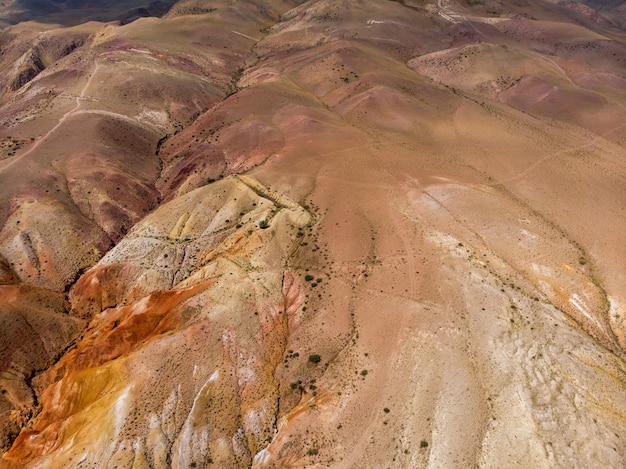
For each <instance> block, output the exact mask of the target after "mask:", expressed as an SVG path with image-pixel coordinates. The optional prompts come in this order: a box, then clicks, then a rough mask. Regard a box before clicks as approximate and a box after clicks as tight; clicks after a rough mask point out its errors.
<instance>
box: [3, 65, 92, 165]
mask: <svg viewBox="0 0 626 469" xmlns="http://www.w3.org/2000/svg"><path fill="white" fill-rule="evenodd" d="M98 67H99V64H98V62H97V61H96V62H95V66H94V69H93V72H91V75H90V76H89V78H88V79H87V81H86V82H85V86H83V89H82V90H81V92H80V94H79V95H78V96H76V97H75V101H76V104H75V105H74V107H73V108H72V109H70V110H69V111H67V112H66V113H65V114H63V116H61V118H60V119H59V122H57V124H56V125H55V126H54V127H52V128H51V129H50V130H48V132H47V133H46V134H45V135H44V136H42V137H41V138H40V139H39V140H37V141H36V142H35V143H34V144H33V146H32V147H30V148H29V149H28V150H26V151H25V152H24V153H22V154H21V155H19V156H16V157H15V158H12V159H10V160H7V161H6V162H5V163H4V164H0V171H2V170H5V169H7V168H10V167H11V166H13V165H14V164H15V163H17V162H18V161H20V160H21V159H22V158H24V157H25V156H28V155H30V154H31V153H32V152H33V151H35V150H36V149H37V148H39V146H40V145H41V144H42V143H43V142H45V141H46V140H47V139H48V138H49V137H50V136H51V135H52V134H53V133H54V132H56V131H57V130H58V129H59V128H60V127H61V126H62V125H63V124H64V123H65V121H66V120H67V119H68V118H69V117H70V116H72V115H73V114H75V113H76V112H77V111H79V110H80V107H81V102H82V101H83V99H84V98H85V95H86V94H87V90H88V89H89V87H90V86H91V83H92V81H93V78H94V77H95V76H96V73H97V72H98Z"/></svg>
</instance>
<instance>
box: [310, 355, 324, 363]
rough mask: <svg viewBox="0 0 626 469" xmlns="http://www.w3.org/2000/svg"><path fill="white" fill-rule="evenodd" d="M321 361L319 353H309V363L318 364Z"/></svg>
mask: <svg viewBox="0 0 626 469" xmlns="http://www.w3.org/2000/svg"><path fill="white" fill-rule="evenodd" d="M321 361H322V357H321V356H320V355H318V354H317V353H314V354H312V355H309V363H315V364H318V363H319V362H321Z"/></svg>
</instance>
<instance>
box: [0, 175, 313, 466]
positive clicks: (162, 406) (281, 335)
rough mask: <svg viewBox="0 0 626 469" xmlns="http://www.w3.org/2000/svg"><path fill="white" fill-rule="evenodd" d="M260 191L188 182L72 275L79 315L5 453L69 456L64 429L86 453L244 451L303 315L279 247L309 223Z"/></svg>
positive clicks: (233, 456) (173, 461)
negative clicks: (86, 320)
mask: <svg viewBox="0 0 626 469" xmlns="http://www.w3.org/2000/svg"><path fill="white" fill-rule="evenodd" d="M270 194H271V192H270V191H267V192H266V191H265V190H264V189H263V187H262V186H260V185H258V184H255V183H254V181H247V180H246V179H239V178H228V179H226V180H224V181H221V182H219V183H215V184H213V185H210V186H205V187H203V188H199V189H197V190H195V191H192V192H191V193H189V194H187V195H186V196H183V197H180V198H178V199H176V200H174V201H172V202H170V203H169V204H166V205H164V206H162V207H160V208H159V209H158V210H156V211H155V212H154V213H152V214H151V215H150V216H149V217H147V218H146V219H145V220H144V221H143V222H142V223H140V224H138V225H137V226H136V227H135V228H134V229H133V231H132V232H131V233H130V234H129V235H128V236H127V237H126V238H125V239H124V240H123V241H122V242H121V243H120V244H118V245H117V246H116V247H115V248H114V249H113V250H111V251H110V252H109V253H108V254H107V256H105V257H104V258H103V259H102V261H101V262H100V263H99V264H97V265H96V266H95V267H94V268H93V269H91V270H90V272H88V273H87V274H85V275H84V276H83V277H82V278H81V280H80V281H79V282H78V283H77V284H76V286H75V287H74V288H73V289H72V292H71V301H72V310H71V312H70V314H71V315H72V316H80V317H90V318H92V319H91V322H90V324H89V326H88V328H87V331H86V332H85V334H84V336H83V338H82V339H81V340H80V342H78V343H77V344H76V345H75V347H74V348H73V349H72V350H70V351H69V352H68V353H67V354H66V355H65V356H64V357H63V358H62V359H61V360H60V361H59V363H58V364H56V365H55V366H54V367H52V368H51V369H50V370H49V371H48V372H46V373H45V374H43V375H42V376H41V377H39V378H38V381H37V385H38V387H39V388H40V389H43V390H44V391H43V393H42V394H41V397H40V405H41V409H42V410H41V413H40V414H39V415H38V416H37V417H36V419H35V420H34V424H33V425H32V426H31V427H30V429H29V430H27V431H24V432H22V433H21V434H20V436H19V438H18V439H17V440H16V442H15V444H14V447H13V449H12V450H11V451H10V452H9V453H7V454H6V456H5V459H4V460H5V462H6V463H10V464H12V465H19V464H23V463H25V462H26V461H33V462H34V461H39V462H38V463H37V464H40V463H41V464H47V465H49V464H52V465H55V466H57V465H72V460H73V459H72V458H74V457H75V454H74V451H73V449H69V448H68V449H65V448H66V447H65V444H64V441H66V440H67V439H68V438H69V439H72V440H73V441H75V442H80V441H84V442H85V443H87V442H88V441H90V443H89V446H90V447H91V449H90V450H89V454H87V455H86V456H85V459H84V461H85V462H91V463H96V462H97V463H98V464H103V463H104V464H113V463H116V464H123V465H127V464H131V465H132V461H135V463H137V464H149V465H152V466H154V467H161V466H163V467H166V466H168V465H172V466H174V467H190V465H192V464H194V463H196V464H198V463H200V462H204V461H207V460H209V459H213V460H215V461H216V462H217V461H220V462H221V464H227V465H247V464H249V463H250V462H251V458H252V456H253V455H254V454H256V453H257V452H258V451H260V449H261V448H262V447H263V446H264V445H265V444H267V443H268V442H269V440H270V439H271V438H272V436H273V434H274V430H275V421H276V415H277V412H278V406H279V398H280V395H279V383H278V381H277V378H276V376H275V369H276V367H277V365H278V363H279V362H281V361H282V359H283V354H284V352H285V349H286V347H287V343H288V341H289V337H290V334H291V333H293V331H294V330H295V328H296V327H297V324H298V316H299V315H300V314H303V313H302V311H301V307H302V304H303V298H302V294H301V293H300V287H299V286H298V282H299V281H298V280H296V278H295V277H294V276H293V274H292V273H290V271H289V259H290V257H291V256H292V253H293V252H294V250H296V249H297V247H298V244H299V241H298V240H299V238H298V237H297V236H296V233H297V231H298V230H299V229H302V228H303V227H305V226H306V225H307V224H308V223H309V222H310V221H311V217H310V215H309V214H308V213H307V212H306V211H305V210H304V209H303V208H302V207H300V206H299V205H297V204H295V203H293V202H291V201H289V200H288V199H283V198H280V201H276V200H274V197H273V196H270ZM189 209H191V210H189ZM265 223H267V226H266V224H265ZM116 292H117V293H116ZM180 363H185V364H186V365H185V366H184V367H181V366H180ZM130 376H132V377H133V378H132V380H130V381H129V379H128V377H130ZM155 378H156V379H157V382H158V383H159V384H158V385H155V382H154V379H155ZM97 409H100V410H97ZM87 416H88V417H87ZM85 418H89V420H90V421H92V422H93V425H87V426H85V425H84V422H85V420H84V419H85ZM232 435H234V437H233V436H232ZM94 438H95V440H94ZM96 441H98V442H100V443H96ZM94 443H95V444H94ZM79 444H80V443H79ZM68 450H69V451H68Z"/></svg>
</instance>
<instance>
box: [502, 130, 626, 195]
mask: <svg viewBox="0 0 626 469" xmlns="http://www.w3.org/2000/svg"><path fill="white" fill-rule="evenodd" d="M625 126H626V122H625V123H623V124H620V125H618V126H617V127H614V128H613V129H610V130H608V131H606V132H604V133H602V134H601V135H598V136H596V137H595V138H592V139H590V140H589V141H588V142H587V143H585V144H583V145H579V146H577V147H574V148H568V149H565V150H559V151H556V152H553V153H549V154H547V155H546V156H544V157H542V158H540V159H538V160H537V161H535V162H534V163H532V164H531V165H530V166H529V167H528V168H526V169H525V170H524V171H522V172H521V173H518V174H517V175H515V176H512V177H510V178H507V179H501V180H500V181H496V182H494V183H493V184H490V186H491V187H494V186H498V185H500V184H505V183H507V182H513V181H517V180H519V179H522V178H524V177H526V176H527V175H528V174H530V173H531V172H532V171H533V170H535V169H536V168H537V167H539V166H541V165H542V164H544V163H546V162H548V161H550V160H551V159H553V158H556V157H557V156H560V155H564V154H567V153H570V152H573V151H578V150H584V149H585V148H590V147H592V146H594V145H595V144H596V143H598V142H599V141H601V140H604V138H605V137H606V136H607V135H610V134H612V133H613V132H617V131H618V130H619V129H621V128H622V127H625Z"/></svg>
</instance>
